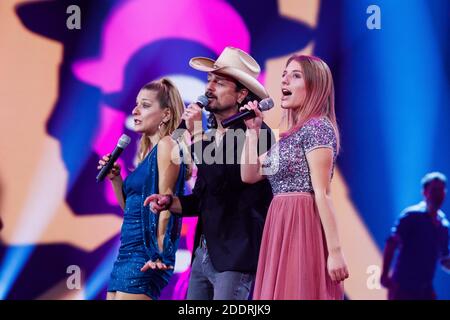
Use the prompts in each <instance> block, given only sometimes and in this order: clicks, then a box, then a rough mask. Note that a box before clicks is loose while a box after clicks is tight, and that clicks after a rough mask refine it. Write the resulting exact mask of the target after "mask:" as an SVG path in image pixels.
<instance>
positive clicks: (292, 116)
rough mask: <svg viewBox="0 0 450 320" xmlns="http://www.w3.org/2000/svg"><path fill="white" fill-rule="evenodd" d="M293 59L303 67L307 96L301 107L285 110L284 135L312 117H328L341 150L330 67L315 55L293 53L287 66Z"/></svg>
mask: <svg viewBox="0 0 450 320" xmlns="http://www.w3.org/2000/svg"><path fill="white" fill-rule="evenodd" d="M292 61H296V62H298V63H299V64H300V66H301V67H302V70H303V79H304V81H305V88H306V96H305V100H304V101H303V103H302V105H301V106H299V108H297V109H295V110H294V109H288V110H286V111H285V114H284V116H283V118H284V120H285V121H286V122H287V123H286V124H287V128H288V131H286V132H284V133H283V134H282V136H283V137H285V136H288V135H290V134H291V133H293V132H295V131H297V130H298V129H300V128H301V127H302V126H303V125H304V124H305V122H307V121H308V120H309V119H311V118H316V117H326V118H328V119H329V120H330V122H331V123H332V125H333V127H334V131H335V134H336V141H337V151H338V152H339V147H340V136H339V129H338V125H337V121H336V112H335V109H334V84H333V76H332V74H331V71H330V68H329V67H328V65H327V64H326V63H325V62H324V61H323V60H322V59H320V58H318V57H314V56H306V55H293V56H291V57H290V58H289V59H288V61H287V62H286V67H287V66H288V65H289V64H290V63H291V62H292Z"/></svg>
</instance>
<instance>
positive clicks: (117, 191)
mask: <svg viewBox="0 0 450 320" xmlns="http://www.w3.org/2000/svg"><path fill="white" fill-rule="evenodd" d="M111 184H112V187H113V190H114V195H115V196H116V199H117V202H118V203H119V206H120V207H121V208H122V210H124V209H125V199H124V197H123V192H122V186H123V180H122V177H121V176H120V174H119V175H118V176H116V177H114V178H113V179H111Z"/></svg>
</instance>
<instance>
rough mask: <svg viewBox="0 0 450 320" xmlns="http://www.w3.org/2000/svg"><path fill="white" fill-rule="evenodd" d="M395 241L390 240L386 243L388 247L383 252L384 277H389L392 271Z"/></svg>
mask: <svg viewBox="0 0 450 320" xmlns="http://www.w3.org/2000/svg"><path fill="white" fill-rule="evenodd" d="M393 242H394V239H392V238H389V239H388V241H387V242H386V247H385V248H384V252H383V270H382V275H386V276H387V275H389V271H390V269H391V263H392V259H393V258H394V252H395V248H396V246H395V245H394V243H393Z"/></svg>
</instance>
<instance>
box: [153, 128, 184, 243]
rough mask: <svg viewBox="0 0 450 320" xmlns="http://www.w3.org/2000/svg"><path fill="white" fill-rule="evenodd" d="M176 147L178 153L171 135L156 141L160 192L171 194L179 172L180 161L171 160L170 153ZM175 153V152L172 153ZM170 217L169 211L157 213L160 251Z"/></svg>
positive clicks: (177, 151)
mask: <svg viewBox="0 0 450 320" xmlns="http://www.w3.org/2000/svg"><path fill="white" fill-rule="evenodd" d="M174 148H176V149H177V150H176V154H179V150H178V145H177V144H176V142H175V141H173V140H172V138H171V137H169V136H166V137H164V138H162V139H161V140H160V141H159V143H158V155H157V161H158V173H159V174H158V176H159V181H158V188H159V192H160V193H162V194H170V195H172V194H173V190H174V188H175V184H176V182H177V179H178V174H179V172H180V165H179V164H176V163H180V161H176V162H174V161H172V159H171V155H172V150H174ZM173 154H175V152H174V153H173ZM169 219H170V211H168V210H163V211H161V212H160V214H159V223H158V246H159V249H160V251H163V243H164V235H165V233H166V230H167V224H168V223H169Z"/></svg>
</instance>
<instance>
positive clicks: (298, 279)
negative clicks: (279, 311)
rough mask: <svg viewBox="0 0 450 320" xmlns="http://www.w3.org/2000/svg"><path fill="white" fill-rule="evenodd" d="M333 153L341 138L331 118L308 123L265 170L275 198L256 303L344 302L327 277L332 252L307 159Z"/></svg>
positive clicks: (278, 148)
mask: <svg viewBox="0 0 450 320" xmlns="http://www.w3.org/2000/svg"><path fill="white" fill-rule="evenodd" d="M317 148H331V149H333V155H334V156H333V164H334V162H335V160H336V136H335V133H334V130H333V126H332V124H331V122H330V121H329V120H328V119H327V118H313V119H310V120H308V121H307V122H306V123H305V124H304V126H303V127H302V128H301V129H299V130H298V131H297V132H295V133H293V134H291V135H290V136H288V137H285V138H282V139H281V140H280V141H279V142H278V143H277V144H276V145H274V146H273V147H272V149H271V150H270V151H269V152H268V154H267V157H266V159H265V161H264V163H263V169H264V171H265V174H266V175H267V178H268V179H269V181H270V184H271V186H272V191H273V193H274V198H273V200H272V203H271V205H270V208H269V212H268V213H267V218H266V223H265V226H264V232H263V238H262V242H261V249H260V254H259V260H258V269H257V272H256V280H255V289H254V294H253V299H255V300H294V299H295V300H319V299H324V300H331V299H333V300H335V299H336V300H337V299H343V297H344V291H343V285H342V283H340V284H336V283H333V282H332V280H331V278H330V276H329V275H328V271H327V255H328V252H327V246H326V242H325V234H324V232H323V229H322V224H321V221H320V216H319V212H318V211H317V206H316V203H315V200H314V193H313V188H312V184H311V176H310V173H309V168H308V163H307V161H306V154H307V153H308V152H310V151H311V150H314V149H317Z"/></svg>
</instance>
